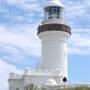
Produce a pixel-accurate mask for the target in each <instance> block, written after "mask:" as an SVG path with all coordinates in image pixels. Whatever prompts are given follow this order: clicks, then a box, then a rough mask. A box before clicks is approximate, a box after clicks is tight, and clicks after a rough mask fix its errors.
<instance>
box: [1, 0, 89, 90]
mask: <svg viewBox="0 0 90 90" xmlns="http://www.w3.org/2000/svg"><path fill="white" fill-rule="evenodd" d="M46 1H48V0H0V90H8V82H7V79H8V74H9V73H10V72H13V71H14V72H17V73H18V72H21V70H23V69H24V68H25V67H31V68H33V69H35V67H36V65H37V64H38V63H39V62H40V60H41V58H40V57H41V43H40V40H39V39H38V37H37V27H38V25H39V24H40V22H41V21H42V20H43V9H42V6H43V4H44V3H45V2H46ZM62 3H63V4H64V5H65V11H64V16H65V20H66V22H68V24H69V25H70V26H71V28H72V36H71V38H70V40H69V43H68V72H69V73H68V74H69V80H70V82H71V83H90V1H89V0H62Z"/></svg>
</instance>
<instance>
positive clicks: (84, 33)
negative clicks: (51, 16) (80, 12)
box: [69, 29, 90, 55]
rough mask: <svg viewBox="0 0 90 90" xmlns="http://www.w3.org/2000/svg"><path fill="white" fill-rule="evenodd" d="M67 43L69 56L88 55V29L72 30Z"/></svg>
mask: <svg viewBox="0 0 90 90" xmlns="http://www.w3.org/2000/svg"><path fill="white" fill-rule="evenodd" d="M69 43H70V47H69V53H70V54H83V55H90V29H74V30H73V33H72V36H71V39H70V41H69Z"/></svg>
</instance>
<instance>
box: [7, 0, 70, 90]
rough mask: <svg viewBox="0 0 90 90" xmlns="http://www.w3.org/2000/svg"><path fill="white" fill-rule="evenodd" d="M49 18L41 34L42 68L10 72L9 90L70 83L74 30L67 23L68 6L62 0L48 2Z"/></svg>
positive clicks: (38, 33)
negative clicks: (69, 53)
mask: <svg viewBox="0 0 90 90" xmlns="http://www.w3.org/2000/svg"><path fill="white" fill-rule="evenodd" d="M48 1H49V2H48V3H47V4H46V5H45V6H44V15H45V18H44V20H43V22H42V24H41V25H40V26H39V27H38V32H37V35H38V36H39V38H40V39H41V44H42V63H41V65H40V66H39V67H37V68H38V69H36V70H31V69H28V68H27V69H25V71H24V73H23V74H16V73H10V76H9V79H8V81H9V90H25V88H26V87H27V86H28V85H32V84H34V85H37V86H39V85H41V86H42V85H45V86H48V85H50V86H54V85H56V86H57V85H62V84H63V85H64V84H67V80H68V73H67V42H68V39H69V38H70V36H71V28H70V27H69V26H68V25H67V24H66V23H65V22H64V20H63V10H64V6H63V5H62V4H61V2H60V1H59V0H48Z"/></svg>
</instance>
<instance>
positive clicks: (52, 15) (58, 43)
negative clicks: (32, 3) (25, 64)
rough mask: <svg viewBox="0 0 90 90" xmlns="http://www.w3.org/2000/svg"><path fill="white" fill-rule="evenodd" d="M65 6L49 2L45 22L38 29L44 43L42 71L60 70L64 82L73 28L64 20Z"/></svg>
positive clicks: (53, 0)
mask: <svg viewBox="0 0 90 90" xmlns="http://www.w3.org/2000/svg"><path fill="white" fill-rule="evenodd" d="M63 10H64V6H63V5H62V4H61V2H60V1H59V0H49V2H48V3H47V4H46V6H45V7H44V16H45V18H44V21H43V22H42V25H40V26H39V27H38V33H37V34H38V36H39V38H40V39H41V43H42V64H41V69H42V70H49V71H52V70H53V71H56V70H60V72H61V73H62V76H63V81H64V82H66V81H67V80H68V74H67V41H68V39H69V38H70V36H71V28H70V27H69V26H68V25H67V24H66V23H64V20H63Z"/></svg>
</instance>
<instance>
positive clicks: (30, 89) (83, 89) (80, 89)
mask: <svg viewBox="0 0 90 90" xmlns="http://www.w3.org/2000/svg"><path fill="white" fill-rule="evenodd" d="M37 87H38V86H35V85H34V84H30V85H27V86H26V87H25V90H39V88H37ZM40 90H46V89H43V88H42V89H40ZM53 90H54V89H53ZM56 90H90V87H88V86H77V87H59V88H58V89H56Z"/></svg>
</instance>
